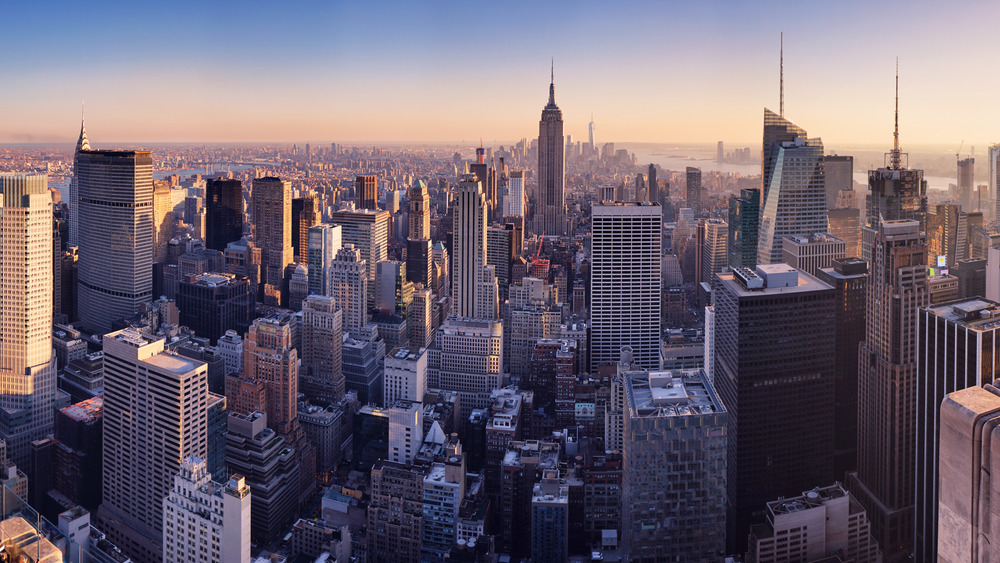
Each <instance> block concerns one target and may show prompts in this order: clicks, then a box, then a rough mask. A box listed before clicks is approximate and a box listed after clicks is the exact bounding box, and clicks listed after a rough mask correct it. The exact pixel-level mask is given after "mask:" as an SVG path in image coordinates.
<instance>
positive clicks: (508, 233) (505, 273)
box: [486, 223, 514, 303]
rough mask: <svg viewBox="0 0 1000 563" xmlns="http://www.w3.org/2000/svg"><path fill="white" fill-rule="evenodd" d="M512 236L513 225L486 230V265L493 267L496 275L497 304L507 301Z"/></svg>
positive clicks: (512, 248) (507, 224)
mask: <svg viewBox="0 0 1000 563" xmlns="http://www.w3.org/2000/svg"><path fill="white" fill-rule="evenodd" d="M513 236H514V225H512V224H510V223H506V224H504V226H503V227H487V229H486V263H487V264H488V265H490V266H493V271H494V272H495V273H496V277H497V290H498V292H499V293H498V295H499V297H498V302H499V303H503V302H504V301H506V300H507V291H508V290H509V288H510V263H511V260H512V259H513V257H514V241H513Z"/></svg>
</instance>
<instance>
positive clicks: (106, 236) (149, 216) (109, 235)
mask: <svg viewBox="0 0 1000 563" xmlns="http://www.w3.org/2000/svg"><path fill="white" fill-rule="evenodd" d="M74 173H75V174H76V176H77V181H78V182H79V194H80V205H79V208H78V209H79V214H80V215H79V216H80V221H79V224H80V232H79V242H80V261H79V263H78V280H77V297H78V300H79V301H78V303H79V305H78V308H79V317H80V322H81V323H82V324H83V326H84V327H86V328H87V329H89V330H92V331H94V332H102V333H103V332H107V331H109V330H111V323H113V322H114V321H118V320H121V319H124V318H126V317H131V316H132V315H133V314H135V312H136V311H138V310H139V306H140V305H141V304H142V303H147V302H149V301H150V300H151V299H152V296H153V158H152V156H151V155H150V152H149V151H87V150H82V151H81V152H80V153H79V156H78V158H77V164H76V169H75V170H74Z"/></svg>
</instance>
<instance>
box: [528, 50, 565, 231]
mask: <svg viewBox="0 0 1000 563" xmlns="http://www.w3.org/2000/svg"><path fill="white" fill-rule="evenodd" d="M565 150H566V143H565V140H564V139H563V119H562V111H561V110H560V109H559V106H557V105H556V86H555V71H554V70H553V74H552V81H551V82H550V83H549V103H548V104H546V106H545V108H544V109H542V119H541V120H540V121H539V122H538V188H537V191H536V197H535V229H534V230H535V233H536V234H539V235H540V234H542V233H543V232H544V233H546V234H547V235H549V236H555V235H562V234H566V195H565V193H564V190H565V185H564V183H565V181H566V178H565V172H564V170H563V167H564V166H565V164H566V156H565V152H564V151H565Z"/></svg>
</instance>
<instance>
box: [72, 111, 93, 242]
mask: <svg viewBox="0 0 1000 563" xmlns="http://www.w3.org/2000/svg"><path fill="white" fill-rule="evenodd" d="M80 113H81V115H80V138H79V139H77V140H76V151H75V152H74V153H73V178H72V179H71V180H70V181H69V244H68V245H67V246H77V245H79V244H80V183H79V176H78V172H77V170H78V168H77V165H78V163H79V160H80V151H89V150H90V139H88V138H87V121H86V119H84V116H83V112H82V110H81V112H80Z"/></svg>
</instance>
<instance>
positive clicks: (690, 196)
mask: <svg viewBox="0 0 1000 563" xmlns="http://www.w3.org/2000/svg"><path fill="white" fill-rule="evenodd" d="M685 175H686V176H687V197H686V198H685V199H684V200H685V201H686V202H687V206H688V207H690V208H691V209H694V214H695V217H697V216H698V215H699V214H701V169H700V168H694V167H691V166H688V167H687V169H686V170H685ZM650 201H652V200H650Z"/></svg>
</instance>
